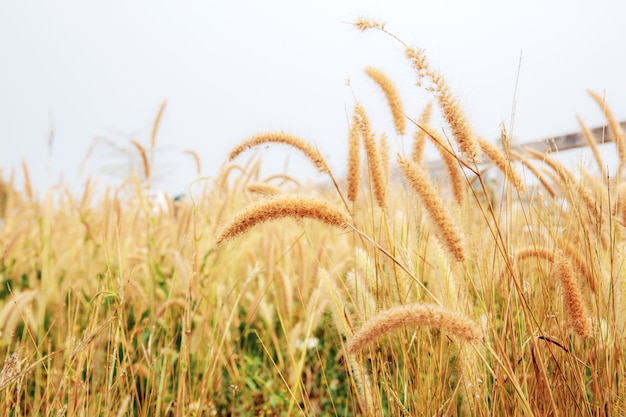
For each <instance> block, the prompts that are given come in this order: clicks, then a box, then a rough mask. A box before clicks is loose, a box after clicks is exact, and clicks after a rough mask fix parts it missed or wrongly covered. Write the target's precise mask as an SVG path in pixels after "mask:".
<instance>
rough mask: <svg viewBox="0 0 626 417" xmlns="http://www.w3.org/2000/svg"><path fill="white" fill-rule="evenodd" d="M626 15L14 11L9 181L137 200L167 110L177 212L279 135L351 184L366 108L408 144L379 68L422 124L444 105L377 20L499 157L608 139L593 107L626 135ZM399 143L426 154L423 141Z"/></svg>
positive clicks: (414, 10)
mask: <svg viewBox="0 0 626 417" xmlns="http://www.w3.org/2000/svg"><path fill="white" fill-rule="evenodd" d="M625 11H626V3H624V2H620V1H596V2H593V3H592V2H583V1H561V0H558V1H550V2H545V1H525V2H512V1H502V0H499V1H486V0H485V1H464V0H455V1H452V0H444V1H436V2H435V1H428V2H426V1H419V0H413V1H388V0H385V1H382V0H380V1H279V0H271V1H264V2H256V1H228V2H216V1H184V2H166V1H154V0H150V1H148V0H143V1H141V0H138V1H132V2H129V1H119V0H113V1H96V2H83V1H66V0H60V1H55V2H50V1H29V2H22V1H17V0H15V1H14V0H3V1H2V2H0V144H1V145H2V146H1V148H0V167H1V169H2V173H1V175H2V177H3V178H4V179H5V180H7V179H8V178H9V177H10V176H11V175H12V174H11V173H12V171H14V175H15V180H16V184H17V185H18V186H19V184H20V183H21V181H23V175H22V172H21V165H22V162H25V163H26V164H27V166H28V167H29V170H30V175H31V181H32V183H33V188H34V189H35V191H36V192H37V193H38V194H42V193H43V192H45V191H46V190H47V189H49V188H50V187H54V186H57V185H64V186H68V187H69V188H70V189H72V190H81V189H82V187H84V183H85V181H86V180H87V178H90V177H91V178H94V177H99V178H100V180H99V183H100V184H101V185H104V184H112V185H115V184H119V183H120V182H121V181H122V179H123V178H126V177H128V173H129V171H131V170H133V169H137V170H138V171H140V170H141V167H140V165H138V164H140V159H139V158H138V153H137V150H136V148H135V147H134V146H133V145H132V144H131V142H130V140H131V139H133V140H136V141H137V142H139V143H141V144H142V145H143V146H145V147H149V146H150V134H151V131H152V127H153V123H154V119H155V117H156V115H157V113H158V110H159V108H160V106H161V104H162V103H163V101H164V100H167V105H166V107H165V110H164V113H163V115H162V119H161V123H160V127H159V131H158V136H157V139H156V147H155V149H154V154H153V164H154V165H153V170H154V178H153V182H152V185H153V186H154V187H156V188H159V189H162V190H165V191H167V192H168V193H169V194H170V195H172V196H173V195H177V194H181V193H186V191H187V189H188V187H189V185H190V183H191V182H192V181H194V180H195V179H196V178H198V177H200V176H211V175H215V173H216V172H217V171H218V170H219V168H220V166H221V165H222V163H223V162H224V160H225V158H226V157H227V153H228V151H229V150H230V149H231V148H232V147H233V146H235V144H237V143H238V142H240V141H242V140H244V139H246V138H247V137H249V136H251V135H254V134H256V133H260V132H265V131H270V130H283V131H286V132H289V133H292V134H295V135H298V136H300V137H302V138H303V139H305V140H308V141H310V142H312V143H314V144H315V145H316V146H318V147H319V149H320V150H321V152H322V153H323V154H324V155H325V156H326V157H327V158H328V160H329V163H330V165H331V167H333V169H334V170H335V173H336V175H337V176H338V177H341V176H342V175H343V173H344V172H345V166H346V151H347V132H348V123H349V118H350V114H351V112H352V108H353V105H354V102H355V100H358V101H359V102H361V103H362V104H363V105H364V106H365V108H366V109H367V111H368V113H369V114H370V117H371V118H372V120H373V121H374V125H375V128H376V129H377V130H378V131H385V132H387V133H388V134H389V135H391V134H392V133H393V129H392V127H391V126H392V124H391V123H392V121H391V115H390V113H389V111H388V108H387V107H386V104H385V100H384V96H383V95H382V93H381V92H380V91H379V90H378V88H377V86H376V85H375V84H374V83H373V82H372V81H371V80H370V79H369V78H368V77H367V76H366V75H365V74H364V73H363V69H364V68H365V67H366V66H369V65H371V66H375V67H377V68H379V69H381V70H382V71H384V72H385V73H386V74H387V75H389V76H390V77H391V78H392V79H393V80H394V81H395V82H396V85H397V87H398V88H399V90H400V93H401V95H402V98H403V100H404V102H405V106H406V110H407V112H408V113H409V114H413V115H415V117H417V116H418V115H419V113H420V111H421V109H422V108H423V106H424V105H425V104H426V103H427V101H429V100H430V99H431V98H432V97H430V96H429V94H428V93H427V92H426V91H424V90H423V89H420V88H417V87H416V86H415V77H414V73H413V70H412V69H411V67H410V66H409V65H408V62H407V61H406V60H405V59H404V56H403V49H402V47H401V46H400V44H399V43H397V42H396V41H394V40H393V39H392V38H390V37H389V36H386V35H384V34H383V33H380V32H378V31H370V32H365V33H363V32H359V31H357V30H356V29H354V28H353V27H352V26H351V24H350V23H351V22H353V21H354V20H355V19H356V18H358V17H360V16H364V17H368V18H373V19H376V20H381V21H384V22H386V23H387V26H386V27H387V29H388V30H390V31H391V32H393V33H394V34H396V35H397V36H399V37H400V38H402V39H403V40H404V41H405V42H407V43H408V44H411V45H414V46H418V47H420V48H424V49H425V50H426V53H427V56H428V58H429V60H430V62H431V64H432V66H433V68H435V69H436V70H438V71H440V72H441V73H443V74H444V76H445V77H446V79H447V81H448V83H449V85H450V87H451V89H452V91H453V92H454V93H455V94H456V95H458V97H459V99H460V102H461V105H462V107H463V109H464V110H465V111H466V112H467V114H468V117H469V119H470V121H471V123H472V125H473V126H474V129H475V131H476V132H477V133H478V134H480V135H482V136H483V137H486V138H489V139H493V140H496V139H497V138H498V137H499V132H500V126H501V125H502V124H504V125H505V126H506V128H507V130H508V131H509V132H510V133H511V132H512V135H513V137H514V138H515V140H516V141H517V142H527V141H534V140H538V139H542V138H549V137H551V136H555V135H561V134H565V133H569V132H573V131H577V130H579V127H578V123H577V122H576V118H575V117H576V115H580V116H581V117H582V118H583V119H584V120H585V122H586V123H587V124H588V125H589V126H592V127H593V126H597V125H600V124H604V123H605V119H604V117H603V115H602V113H601V111H600V109H599V108H598V106H597V105H596V104H595V103H594V102H593V100H592V99H591V98H590V97H589V96H588V94H587V92H586V90H587V89H591V90H594V91H596V92H598V93H600V94H602V95H604V96H605V97H606V101H607V103H608V104H609V106H610V107H611V108H612V110H613V112H614V113H615V115H616V116H617V118H618V120H626V77H625V75H624V74H625V72H624V68H626V65H625V64H626V62H625V61H626V58H625V56H626V55H625V54H624V50H625V49H626V45H625V44H624V39H626V25H624V24H623V16H624V12H625ZM348 80H350V86H348V83H347V81H348ZM516 86H517V87H516ZM389 139H390V141H391V142H392V144H393V145H394V146H395V147H397V148H398V149H399V150H402V149H403V148H406V149H410V143H411V134H410V133H409V134H407V135H406V137H398V136H390V137H389ZM613 149H614V148H613V147H610V148H609V147H607V148H605V150H604V152H606V153H607V155H606V157H607V158H608V157H609V156H610V155H611V154H614V151H613ZM186 150H192V151H194V152H196V153H197V155H198V156H199V157H200V160H201V162H202V166H201V172H197V170H196V165H195V162H194V160H193V158H192V157H191V156H190V154H188V153H185V151H186ZM264 153H265V156H264V170H266V171H267V172H283V171H286V172H287V173H289V174H291V175H293V176H296V177H298V178H300V179H302V180H303V181H306V180H307V179H311V180H312V181H316V180H319V176H318V175H317V174H316V173H315V172H314V170H313V168H312V167H310V164H309V163H308V162H306V161H303V160H302V159H301V158H300V156H299V155H297V153H296V152H294V151H290V150H288V149H285V148H282V147H272V148H271V149H267V150H264ZM251 155H252V153H248V154H246V155H242V156H241V157H240V158H241V162H242V163H245V162H246V161H247V159H248V158H249V157H250V156H251Z"/></svg>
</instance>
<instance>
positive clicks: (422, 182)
mask: <svg viewBox="0 0 626 417" xmlns="http://www.w3.org/2000/svg"><path fill="white" fill-rule="evenodd" d="M398 166H399V167H400V170H401V171H402V173H403V174H404V177H405V178H406V179H407V181H408V182H409V184H410V185H411V187H412V188H413V189H414V190H415V192H416V193H417V195H418V196H419V197H420V199H421V200H422V203H423V204H424V208H425V209H426V212H427V213H428V215H429V217H430V219H431V221H432V223H433V224H434V225H435V231H436V232H437V236H438V237H439V239H440V240H441V242H442V244H443V246H444V247H445V248H447V249H448V251H449V253H450V254H451V255H452V257H453V258H454V259H455V260H457V261H459V262H463V261H464V260H465V250H464V248H463V240H462V239H461V234H460V232H459V231H458V229H457V227H456V225H455V223H454V222H453V221H452V219H451V218H450V217H449V215H448V210H447V209H446V207H445V206H444V204H443V202H442V201H441V199H440V198H439V196H438V195H437V192H436V191H435V189H434V188H433V186H432V185H431V183H430V181H429V180H428V175H427V174H426V172H425V171H424V170H423V169H422V168H421V167H420V166H418V165H415V164H414V163H412V162H411V161H410V160H408V159H405V158H404V157H402V155H398Z"/></svg>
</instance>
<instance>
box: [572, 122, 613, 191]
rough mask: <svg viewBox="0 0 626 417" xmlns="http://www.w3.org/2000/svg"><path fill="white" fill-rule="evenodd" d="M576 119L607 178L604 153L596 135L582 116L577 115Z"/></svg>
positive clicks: (601, 171)
mask: <svg viewBox="0 0 626 417" xmlns="http://www.w3.org/2000/svg"><path fill="white" fill-rule="evenodd" d="M576 120H578V125H579V126H580V130H581V131H582V132H583V136H584V137H585V140H586V141H587V144H588V145H589V148H591V152H592V153H593V157H594V158H595V160H596V163H597V164H598V168H599V169H600V173H601V175H602V179H603V180H605V179H606V167H605V165H604V161H603V160H602V155H600V149H598V143H597V142H596V138H595V136H593V133H592V132H591V130H590V129H589V127H588V126H587V124H586V123H585V122H584V121H583V119H582V118H581V117H580V116H576Z"/></svg>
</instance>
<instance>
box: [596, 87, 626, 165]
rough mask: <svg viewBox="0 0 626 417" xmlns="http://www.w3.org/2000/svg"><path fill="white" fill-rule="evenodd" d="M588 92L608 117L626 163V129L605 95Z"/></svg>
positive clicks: (619, 154)
mask: <svg viewBox="0 0 626 417" xmlns="http://www.w3.org/2000/svg"><path fill="white" fill-rule="evenodd" d="M587 92H588V93H589V95H590V96H591V97H592V98H593V99H594V100H595V102H596V103H597V104H598V106H599V107H600V109H602V112H603V113H604V117H606V120H607V122H608V123H609V130H610V131H611V134H612V135H613V140H614V141H615V147H616V148H617V156H618V157H619V161H620V163H622V164H623V163H626V137H625V135H624V131H623V130H622V126H621V125H620V123H619V121H617V118H616V117H615V115H614V114H613V111H611V108H610V107H609V106H608V105H607V104H606V100H605V99H604V97H602V96H601V95H600V94H598V93H596V92H595V91H591V90H587Z"/></svg>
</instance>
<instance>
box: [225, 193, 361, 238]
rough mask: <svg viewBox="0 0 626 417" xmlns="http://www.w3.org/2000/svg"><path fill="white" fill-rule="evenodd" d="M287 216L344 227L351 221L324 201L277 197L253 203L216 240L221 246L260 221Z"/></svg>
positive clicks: (231, 221) (233, 219)
mask: <svg viewBox="0 0 626 417" xmlns="http://www.w3.org/2000/svg"><path fill="white" fill-rule="evenodd" d="M284 217H291V218H294V219H304V218H310V219H315V220H318V221H320V222H322V223H324V224H327V225H329V226H335V227H343V226H344V225H345V224H346V223H348V222H349V221H350V218H349V217H348V215H347V214H345V213H343V212H342V211H340V210H338V209H336V208H334V207H332V206H331V205H329V204H328V203H327V202H325V201H323V200H318V199H315V198H311V197H303V196H291V195H290V196H278V197H275V198H273V199H270V200H265V201H261V202H258V203H255V204H252V205H251V206H249V207H247V208H246V209H244V210H242V211H241V212H239V213H238V214H237V215H235V217H233V218H232V219H231V220H230V221H229V222H228V223H227V224H225V225H224V226H223V227H222V229H221V230H220V232H219V233H218V234H217V237H216V243H217V244H218V245H219V244H221V243H223V242H224V241H226V240H231V239H234V238H235V237H237V236H239V235H240V234H242V233H245V232H246V231H248V230H249V229H250V228H252V227H254V226H256V225H258V224H260V223H263V222H267V221H270V220H276V219H281V218H284Z"/></svg>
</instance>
